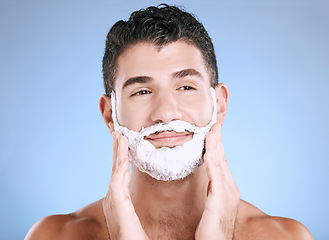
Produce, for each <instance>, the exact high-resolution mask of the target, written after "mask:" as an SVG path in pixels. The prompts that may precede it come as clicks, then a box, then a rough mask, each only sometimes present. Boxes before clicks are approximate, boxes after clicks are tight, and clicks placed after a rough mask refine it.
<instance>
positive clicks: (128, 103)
mask: <svg viewBox="0 0 329 240" xmlns="http://www.w3.org/2000/svg"><path fill="white" fill-rule="evenodd" d="M117 65H118V69H117V77H116V82H115V92H116V94H117V114H118V120H119V122H120V124H121V125H124V126H126V127H128V128H130V129H132V130H135V131H139V130H140V129H141V127H146V126H150V125H152V124H154V123H157V122H160V121H161V122H166V123H167V122H169V121H172V120H175V119H180V120H184V121H187V122H190V123H193V124H195V125H197V126H205V125H206V124H207V123H208V122H209V119H210V117H211V114H212V102H211V97H210V92H209V88H210V79H209V74H208V72H207V69H206V67H205V66H204V62H203V58H202V55H201V53H200V51H199V49H197V48H196V47H194V46H192V45H189V44H186V43H184V42H179V41H178V42H175V43H171V44H168V45H167V46H165V47H163V48H162V49H161V50H159V49H157V48H156V47H155V46H154V45H152V44H149V43H142V44H136V45H134V46H132V47H130V48H129V49H127V50H126V51H125V52H124V53H122V55H120V57H119V58H118V64H117ZM196 73H197V74H196ZM136 77H137V78H138V81H135V82H133V83H132V84H129V85H127V84H126V85H125V83H126V82H127V81H128V80H129V79H130V80H131V79H132V80H134V79H136ZM141 77H142V78H143V79H144V81H141ZM145 77H146V78H145ZM145 79H146V80H145ZM130 82H132V81H130ZM124 86H126V87H124ZM215 92H216V98H217V123H216V124H214V125H213V127H212V128H211V131H210V132H209V133H208V134H207V136H206V143H205V148H206V152H205V154H204V156H203V161H204V164H203V165H202V166H201V167H199V169H197V170H196V172H194V173H193V174H191V175H189V176H188V177H186V178H185V179H184V180H178V181H171V182H162V181H158V180H156V179H153V178H152V177H150V176H149V175H148V174H146V173H142V172H140V171H139V170H138V169H136V168H135V167H133V166H132V173H130V172H129V162H128V143H127V140H126V139H125V138H124V137H123V136H121V135H120V134H119V133H118V132H116V131H114V126H113V119H112V111H113V106H111V101H110V99H109V97H107V96H106V95H102V96H101V98H100V110H101V113H102V115H103V118H104V121H105V123H106V125H107V126H108V128H109V130H110V132H111V133H112V136H113V168H112V175H111V180H110V184H109V189H108V193H107V195H106V197H105V198H104V199H101V200H99V201H97V202H94V203H92V204H90V205H88V206H87V207H85V208H83V209H81V210H79V211H77V212H74V213H72V214H68V215H57V216H49V217H46V218H44V219H41V220H40V221H39V222H37V223H36V224H35V225H34V226H33V227H32V228H31V230H30V231H29V233H28V235H27V236H26V239H32V240H38V239H63V240H65V239H121V240H128V239H137V240H142V239H143V240H144V239H201V240H203V239H207V240H209V239H210V240H211V239H222V240H224V239H225V240H226V239H235V240H239V239H253V240H257V239H280V240H281V239H301V240H303V239H305V240H308V239H313V238H312V236H311V234H310V233H309V231H308V230H307V229H306V228H305V227H304V226H303V225H302V224H301V223H299V222H297V221H295V220H292V219H286V218H281V217H271V216H268V215H266V214H265V213H263V212H261V211H260V210H259V209H257V208H256V207H254V206H253V205H251V204H249V203H247V202H245V201H243V200H241V199H240V192H239V189H238V188H237V186H236V185H235V183H234V180H233V178H232V174H231V172H230V170H229V167H228V164H227V161H226V158H225V154H224V147H223V143H222V137H221V133H220V129H221V126H222V125H223V123H224V119H225V115H226V111H227V105H228V99H229V94H228V89H227V87H226V86H225V84H222V83H221V84H218V85H217V87H216V88H215ZM205 106H208V107H205ZM190 138H191V136H190V135H186V136H182V135H179V136H178V135H175V134H173V135H172V133H165V134H163V135H162V136H161V138H159V137H156V136H151V137H150V142H151V143H152V144H153V145H154V146H155V147H161V146H175V145H180V144H183V143H184V142H186V141H188V140H189V139H190Z"/></svg>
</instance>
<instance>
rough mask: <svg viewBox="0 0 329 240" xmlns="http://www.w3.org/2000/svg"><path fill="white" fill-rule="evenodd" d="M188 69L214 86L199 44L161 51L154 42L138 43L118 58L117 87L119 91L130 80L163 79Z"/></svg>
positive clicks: (180, 43) (175, 44) (181, 44)
mask: <svg viewBox="0 0 329 240" xmlns="http://www.w3.org/2000/svg"><path fill="white" fill-rule="evenodd" d="M184 69H193V70H195V71H197V72H199V73H200V74H201V76H202V78H203V79H204V80H205V83H207V84H209V86H210V76H209V73H208V71H207V68H206V65H205V62H204V59H203V56H202V53H201V51H200V50H199V48H198V47H196V46H195V45H193V44H188V43H186V42H184V41H177V42H173V43H169V44H166V45H164V46H163V47H161V48H160V47H159V46H157V45H155V44H153V43H146V42H141V43H137V44H134V45H132V46H130V47H128V48H127V49H126V50H125V51H124V52H123V53H122V54H121V55H120V56H119V57H118V59H117V67H116V80H115V86H114V87H115V90H116V92H117V90H119V89H120V87H122V85H123V84H124V82H125V80H127V79H129V78H132V77H138V76H146V77H150V78H152V79H159V80H160V79H162V80H163V79H165V78H168V76H170V75H172V74H173V73H175V72H179V71H182V70H184ZM117 88H118V89H117ZM119 91H120V90H119Z"/></svg>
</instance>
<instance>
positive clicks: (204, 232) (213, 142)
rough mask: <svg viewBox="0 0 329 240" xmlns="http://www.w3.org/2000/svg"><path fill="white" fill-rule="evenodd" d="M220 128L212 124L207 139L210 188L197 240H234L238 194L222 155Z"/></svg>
mask: <svg viewBox="0 0 329 240" xmlns="http://www.w3.org/2000/svg"><path fill="white" fill-rule="evenodd" d="M220 128H221V125H220V124H219V123H216V124H214V125H213V126H212V128H211V131H210V132H209V133H208V134H207V136H206V153H205V154H204V161H205V163H206V168H207V175H208V177H209V184H208V190H207V200H206V203H205V210H204V212H203V215H202V218H201V221H200V223H199V225H198V228H197V230H196V233H195V238H196V239H197V240H205V239H207V240H212V239H216V240H219V239H221V240H227V239H230V240H232V239H233V234H234V224H235V219H236V215H237V211H238V205H239V202H240V191H239V189H238V187H237V186H236V185H235V183H234V181H233V178H232V174H231V171H230V169H229V167H228V164H227V161H226V158H225V155H224V147H223V143H222V137H221V133H220Z"/></svg>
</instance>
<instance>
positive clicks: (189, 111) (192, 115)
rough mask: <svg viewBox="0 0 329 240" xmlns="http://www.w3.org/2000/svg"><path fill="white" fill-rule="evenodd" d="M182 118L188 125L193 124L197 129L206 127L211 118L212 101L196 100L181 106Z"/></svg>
mask: <svg viewBox="0 0 329 240" xmlns="http://www.w3.org/2000/svg"><path fill="white" fill-rule="evenodd" d="M181 109H182V112H183V116H184V117H185V118H186V119H187V120H185V121H188V122H190V123H193V124H195V125H197V126H199V127H204V126H206V125H207V124H208V123H209V121H210V120H211V117H212V112H213V108H212V101H208V100H205V99H204V100H200V99H199V100H197V101H193V102H189V103H187V104H184V106H182V108H181ZM183 120H184V119H183Z"/></svg>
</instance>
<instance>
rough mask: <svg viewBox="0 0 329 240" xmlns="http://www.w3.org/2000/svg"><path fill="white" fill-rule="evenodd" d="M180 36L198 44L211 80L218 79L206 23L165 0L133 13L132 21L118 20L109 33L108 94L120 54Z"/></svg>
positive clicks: (106, 59)
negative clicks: (143, 43)
mask: <svg viewBox="0 0 329 240" xmlns="http://www.w3.org/2000/svg"><path fill="white" fill-rule="evenodd" d="M178 40H182V41H185V42H187V43H189V44H194V45H195V46H196V47H198V48H199V49H200V50H201V52H202V55H203V58H204V61H205V65H206V67H207V69H208V72H209V75H210V79H211V80H210V81H211V82H210V84H211V86H212V87H215V86H216V85H217V82H218V70H217V62H216V56H215V51H214V46H213V44H212V41H211V38H210V37H209V35H208V32H207V31H206V29H205V28H204V27H203V25H202V24H201V23H200V22H199V21H198V20H197V19H196V18H195V17H194V16H193V15H191V14H190V13H188V12H186V11H185V10H183V9H182V8H179V7H176V6H168V5H166V4H161V5H159V6H158V7H153V6H152V7H148V8H147V9H141V10H139V11H135V12H133V13H132V14H131V16H130V18H129V20H128V21H123V20H121V21H118V22H116V23H115V24H114V25H113V26H112V28H111V29H110V31H109V33H108V34H107V37H106V45H105V53H104V57H103V79H104V88H105V92H106V95H108V96H111V92H112V90H113V87H114V80H115V77H116V61H117V58H118V56H119V55H120V54H121V53H123V52H124V50H125V49H127V48H128V47H129V46H131V45H133V44H136V43H139V42H150V43H153V44H155V45H157V46H158V47H159V48H161V47H163V46H164V45H166V44H168V43H172V42H175V41H178Z"/></svg>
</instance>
